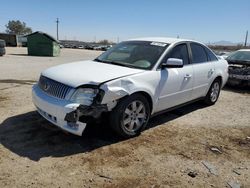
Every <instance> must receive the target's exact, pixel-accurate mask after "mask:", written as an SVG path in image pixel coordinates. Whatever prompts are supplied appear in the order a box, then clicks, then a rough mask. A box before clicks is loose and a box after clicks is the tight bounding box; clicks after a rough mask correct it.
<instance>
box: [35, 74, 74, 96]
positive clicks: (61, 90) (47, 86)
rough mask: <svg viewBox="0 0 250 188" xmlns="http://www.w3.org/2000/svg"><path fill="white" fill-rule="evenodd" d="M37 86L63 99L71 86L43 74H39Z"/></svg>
mask: <svg viewBox="0 0 250 188" xmlns="http://www.w3.org/2000/svg"><path fill="white" fill-rule="evenodd" d="M38 85H39V87H40V88H41V89H42V90H43V91H44V92H46V93H47V94H48V95H51V96H53V97H57V98H60V99H65V97H66V96H67V94H68V93H69V92H70V90H71V89H72V87H70V86H67V85H65V84H62V83H60V82H57V81H54V80H51V79H49V78H47V77H45V76H41V77H40V79H39V83H38Z"/></svg>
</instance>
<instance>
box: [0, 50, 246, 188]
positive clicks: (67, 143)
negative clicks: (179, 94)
mask: <svg viewBox="0 0 250 188" xmlns="http://www.w3.org/2000/svg"><path fill="white" fill-rule="evenodd" d="M26 51H27V50H26V48H7V55H5V56H4V57H0V187H126V188H127V187H230V186H235V187H237V185H240V186H241V187H245V188H247V187H250V178H249V175H250V116H249V115H250V92H249V90H242V89H239V88H228V87H227V88H225V89H223V90H222V92H221V96H220V98H219V100H218V102H217V103H216V105H214V106H210V107H207V106H204V105H203V104H202V103H200V102H198V103H194V104H191V105H188V106H186V107H183V108H180V109H178V110H174V111H172V112H169V113H165V114H162V115H160V116H156V117H154V118H153V119H152V120H151V121H150V125H149V127H148V129H147V130H145V131H144V132H143V133H142V134H141V135H140V136H139V137H136V138H133V139H129V140H119V139H118V138H116V137H115V136H114V135H113V134H112V132H110V129H109V128H108V126H107V122H102V123H101V124H96V125H91V126H88V128H87V130H86V131H85V132H84V135H83V136H82V137H77V136H73V135H70V134H66V133H64V132H62V131H61V130H59V129H57V128H55V127H54V126H53V125H51V124H50V123H48V122H47V121H45V120H43V119H42V118H41V117H40V116H39V115H38V114H37V113H36V111H35V108H34V106H33V104H32V100H31V87H32V85H33V84H34V83H35V82H36V81H37V80H38V78H39V74H40V72H41V71H42V70H44V69H45V68H47V67H50V66H53V65H56V64H61V63H67V62H71V61H77V60H84V59H93V58H94V57H96V56H97V55H98V54H100V52H96V51H88V50H77V49H74V50H73V49H62V52H61V56H60V57H29V56H27V55H26Z"/></svg>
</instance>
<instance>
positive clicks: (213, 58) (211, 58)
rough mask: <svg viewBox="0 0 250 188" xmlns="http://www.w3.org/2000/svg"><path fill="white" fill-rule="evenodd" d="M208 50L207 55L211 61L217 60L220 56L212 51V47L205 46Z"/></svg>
mask: <svg viewBox="0 0 250 188" xmlns="http://www.w3.org/2000/svg"><path fill="white" fill-rule="evenodd" d="M205 50H206V52H207V56H208V58H209V60H210V61H217V60H218V58H217V57H216V56H215V55H214V54H213V53H212V52H211V50H210V49H208V48H205Z"/></svg>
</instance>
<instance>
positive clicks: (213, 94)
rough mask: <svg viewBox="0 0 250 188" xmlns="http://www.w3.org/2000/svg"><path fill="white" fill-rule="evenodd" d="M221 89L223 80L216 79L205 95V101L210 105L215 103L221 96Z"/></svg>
mask: <svg viewBox="0 0 250 188" xmlns="http://www.w3.org/2000/svg"><path fill="white" fill-rule="evenodd" d="M220 89H221V82H220V80H219V79H216V80H215V81H214V82H213V83H212V85H211V87H210V88H209V90H208V93H207V95H206V97H205V103H206V104H208V105H213V104H215V103H216V101H217V100H218V98H219V95H220Z"/></svg>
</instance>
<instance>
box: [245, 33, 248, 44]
mask: <svg viewBox="0 0 250 188" xmlns="http://www.w3.org/2000/svg"><path fill="white" fill-rule="evenodd" d="M247 37H248V31H247V32H246V38H245V46H247Z"/></svg>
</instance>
